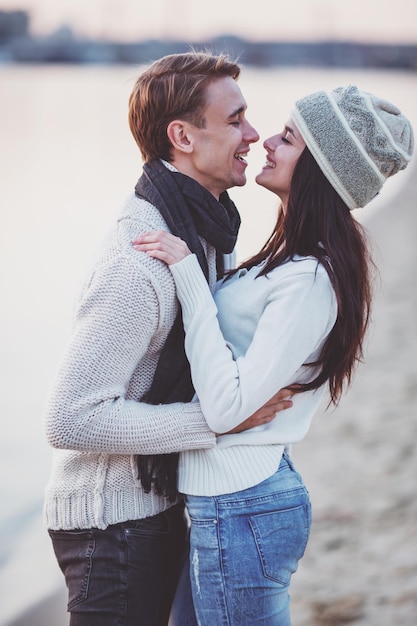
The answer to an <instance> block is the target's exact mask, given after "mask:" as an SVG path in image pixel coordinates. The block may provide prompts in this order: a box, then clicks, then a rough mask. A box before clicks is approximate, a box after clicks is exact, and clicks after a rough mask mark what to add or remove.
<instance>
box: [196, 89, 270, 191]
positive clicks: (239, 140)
mask: <svg viewBox="0 0 417 626" xmlns="http://www.w3.org/2000/svg"><path fill="white" fill-rule="evenodd" d="M246 108H247V107H246V102H245V100H244V98H243V96H242V92H241V91H240V88H239V86H238V84H237V83H236V81H235V80H233V78H230V77H224V78H218V79H216V80H214V81H213V82H211V83H210V84H209V85H208V87H207V90H206V108H205V111H204V120H205V126H204V128H196V127H193V130H192V134H193V151H192V153H191V155H190V164H189V165H190V169H189V171H188V172H187V174H188V175H189V176H192V177H193V178H195V180H197V181H198V182H199V183H200V184H201V185H203V187H205V188H206V189H208V191H210V192H211V193H212V194H213V195H214V196H215V197H216V198H218V197H219V195H220V194H221V193H223V191H225V190H226V189H229V188H230V187H234V186H238V187H241V186H242V185H244V184H245V183H246V173H245V170H246V167H247V163H246V160H245V157H246V155H247V153H248V152H249V146H250V144H251V143H254V142H256V141H258V139H259V135H258V133H257V132H256V130H255V129H254V128H253V127H252V126H251V125H250V124H249V122H248V121H247V119H246V117H245V113H246Z"/></svg>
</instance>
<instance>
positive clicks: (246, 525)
mask: <svg viewBox="0 0 417 626" xmlns="http://www.w3.org/2000/svg"><path fill="white" fill-rule="evenodd" d="M186 505H187V509H188V513H189V515H190V518H191V539H190V577H191V586H192V594H193V600H194V608H195V611H196V614H197V621H198V624H199V626H214V624H215V625H216V626H226V625H227V626H255V625H258V626H260V625H262V626H289V625H290V623H291V621H290V611H289V595H288V589H289V586H290V580H291V575H292V574H293V573H294V572H295V571H296V569H297V566H298V561H299V560H300V559H301V557H302V556H303V554H304V550H305V548H306V545H307V541H308V537H309V533H310V526H311V509H310V501H309V495H308V492H307V490H306V488H305V486H304V484H303V482H302V479H301V476H300V475H299V474H298V473H297V472H296V471H295V469H294V467H293V465H292V462H291V460H290V459H289V457H288V456H287V455H284V457H283V458H282V460H281V463H280V466H279V469H278V471H277V472H276V473H275V474H274V475H273V476H272V477H271V478H268V479H267V480H265V481H263V482H262V483H260V484H259V485H256V486H255V487H251V488H249V489H245V490H244V491H239V492H236V493H232V494H226V495H221V496H214V497H202V496H187V498H186Z"/></svg>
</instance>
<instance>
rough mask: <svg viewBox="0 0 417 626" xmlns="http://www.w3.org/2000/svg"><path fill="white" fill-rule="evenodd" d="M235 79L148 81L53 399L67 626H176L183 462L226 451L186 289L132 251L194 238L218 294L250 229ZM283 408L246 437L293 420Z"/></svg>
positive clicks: (51, 511)
mask: <svg viewBox="0 0 417 626" xmlns="http://www.w3.org/2000/svg"><path fill="white" fill-rule="evenodd" d="M239 71H240V70H239V66H238V65H236V64H235V63H233V62H231V61H230V60H229V59H228V58H227V57H225V56H223V55H221V56H212V55H210V54H206V53H194V52H193V53H190V54H182V55H170V56H168V57H164V58H163V59H160V60H159V61H156V62H155V63H153V64H152V65H151V66H150V67H149V68H148V69H147V70H146V71H145V72H144V73H143V74H142V75H141V76H140V77H139V78H138V80H137V82H136V84H135V87H134V89H133V92H132V94H131V97H130V100H129V123H130V128H131V131H132V134H133V136H134V138H135V140H136V142H137V144H138V146H139V148H140V150H141V153H142V157H143V160H144V171H143V175H142V176H141V178H140V179H139V181H138V184H137V185H136V188H135V194H132V195H131V197H129V198H128V200H127V202H126V204H125V206H124V208H123V210H122V213H121V215H120V217H119V220H118V221H117V223H116V224H115V226H114V228H113V230H112V232H111V233H110V235H109V237H108V239H107V241H106V242H105V243H104V245H103V247H102V249H101V251H100V253H99V254H98V257H97V259H96V260H95V262H94V264H93V267H92V269H91V273H90V274H89V276H88V277H87V279H86V281H85V284H84V287H83V289H82V291H81V294H80V297H79V300H78V309H77V313H76V319H75V324H74V331H73V335H72V338H71V340H70V344H69V347H68V349H67V351H66V354H65V355H64V358H63V362H62V364H61V366H60V369H59V371H58V374H57V378H56V381H55V384H54V387H53V389H52V393H51V396H50V398H49V402H48V407H47V411H46V420H45V422H46V434H47V438H48V441H49V443H50V444H51V446H53V447H54V448H56V449H58V450H57V451H56V452H55V456H54V463H53V471H52V477H51V480H50V482H49V485H48V488H47V493H46V505H45V515H46V523H47V526H48V529H49V532H50V535H51V538H52V542H53V546H54V550H55V554H56V557H57V560H58V563H59V565H60V567H61V569H62V571H63V573H64V575H65V578H66V583H67V586H68V590H69V601H68V610H69V611H70V613H71V621H70V624H71V626H96V625H100V626H110V625H113V624H116V623H117V624H118V625H121V624H123V625H124V624H126V625H131V624H141V625H142V624H143V625H146V626H165V625H166V624H167V621H168V616H169V611H170V606H171V602H172V598H173V594H174V591H175V587H176V585H177V581H178V576H179V571H180V568H181V563H182V560H183V556H184V550H185V546H186V523H185V520H184V511H183V503H182V499H181V497H180V496H179V495H178V493H177V491H176V462H177V454H176V453H177V452H178V451H181V450H185V449H195V448H208V447H211V446H213V445H214V444H215V434H214V433H212V432H211V431H210V430H209V429H208V427H207V425H206V423H205V420H204V416H203V415H202V413H201V410H200V406H199V404H198V402H191V400H192V398H193V394H194V392H193V388H192V384H191V378H190V372H189V367H188V363H187V360H186V358H185V355H184V348H183V339H184V336H183V331H182V322H181V316H180V313H179V307H178V302H177V299H176V296H175V288H174V283H173V280H172V278H171V275H170V272H169V269H168V268H167V267H166V266H165V265H164V264H162V263H160V262H158V261H155V260H154V259H151V258H149V257H148V256H147V255H145V254H138V253H137V252H136V251H135V250H134V249H133V247H132V245H131V242H132V240H133V239H134V238H135V237H137V236H138V235H139V234H140V233H143V232H146V231H148V230H159V229H166V230H171V231H172V232H174V234H177V235H180V236H182V237H183V238H184V239H185V240H186V241H187V243H188V245H189V246H190V248H191V249H192V250H193V251H194V252H195V253H196V254H197V255H198V258H199V260H200V263H201V264H202V266H203V268H204V270H205V272H206V277H207V280H208V282H209V284H210V285H211V286H213V285H214V283H215V281H216V279H217V277H218V276H219V275H220V274H221V273H222V272H223V271H224V269H226V268H227V267H228V266H230V263H231V259H230V253H232V251H233V248H234V245H235V242H236V237H237V232H238V227H239V223H240V219H239V215H238V213H237V211H236V208H235V207H234V205H233V203H232V202H231V201H230V199H229V197H228V195H227V193H226V189H229V188H230V187H233V186H234V185H239V186H240V185H244V184H245V182H246V178H245V169H246V161H245V157H246V154H247V153H248V152H249V147H250V144H251V143H253V142H255V141H257V140H258V139H259V137H258V134H257V132H256V131H255V130H254V128H253V127H252V126H251V125H250V124H249V122H248V121H247V120H246V117H245V113H246V103H245V101H244V99H243V97H242V94H241V91H240V89H239V87H238V85H237V83H236V79H237V78H238V76H239ZM280 399H281V396H276V397H274V399H273V401H272V402H271V404H268V405H267V406H265V407H263V408H262V409H260V410H259V411H258V412H257V413H256V414H255V415H254V416H252V418H250V419H249V420H247V422H246V423H245V424H243V425H241V426H240V427H239V428H240V429H242V430H243V429H245V428H249V427H252V426H254V425H256V424H258V423H262V422H265V421H269V420H270V419H272V417H273V415H274V413H275V412H276V411H277V410H279V409H281V408H286V407H287V406H289V404H288V402H280Z"/></svg>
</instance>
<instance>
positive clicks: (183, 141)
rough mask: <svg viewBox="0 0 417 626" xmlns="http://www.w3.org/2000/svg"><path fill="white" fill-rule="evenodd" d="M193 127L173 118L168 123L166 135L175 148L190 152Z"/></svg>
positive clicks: (192, 141) (192, 142)
mask: <svg viewBox="0 0 417 626" xmlns="http://www.w3.org/2000/svg"><path fill="white" fill-rule="evenodd" d="M192 129H193V127H192V126H191V124H189V123H188V122H184V121H183V120H173V121H172V122H170V123H169V124H168V128H167V135H168V139H169V140H170V142H171V143H172V146H173V148H174V149H175V150H179V151H180V152H186V153H190V152H192V151H193V144H194V134H193V130H192Z"/></svg>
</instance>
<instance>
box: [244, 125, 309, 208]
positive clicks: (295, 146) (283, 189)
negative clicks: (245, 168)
mask: <svg viewBox="0 0 417 626" xmlns="http://www.w3.org/2000/svg"><path fill="white" fill-rule="evenodd" d="M305 145H306V144H305V142H304V140H303V138H302V137H301V135H300V133H299V132H298V129H297V127H296V126H295V124H294V122H293V121H292V119H291V118H290V119H289V120H288V122H287V123H286V124H285V126H284V129H283V131H282V132H281V133H279V135H274V136H273V137H269V139H266V140H265V141H264V144H263V146H264V148H265V150H266V151H267V155H266V164H265V166H264V167H263V169H262V171H261V172H260V173H259V174H258V175H257V176H256V178H255V180H256V182H257V183H258V185H262V187H265V189H269V190H270V191H272V192H273V193H276V194H277V196H279V197H280V198H281V201H282V204H283V207H284V209H285V208H286V205H287V203H288V197H289V192H290V185H291V179H292V175H293V172H294V168H295V165H296V163H297V161H298V159H299V157H300V156H301V153H302V152H303V150H304V148H305Z"/></svg>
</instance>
